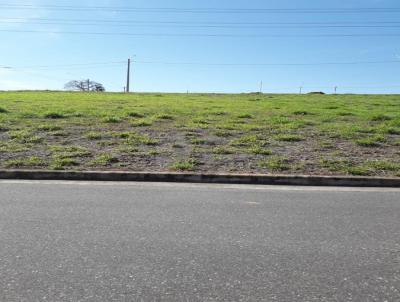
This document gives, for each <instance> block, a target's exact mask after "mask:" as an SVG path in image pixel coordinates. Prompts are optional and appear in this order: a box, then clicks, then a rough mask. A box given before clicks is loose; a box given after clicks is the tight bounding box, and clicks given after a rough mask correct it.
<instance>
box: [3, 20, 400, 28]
mask: <svg viewBox="0 0 400 302" xmlns="http://www.w3.org/2000/svg"><path fill="white" fill-rule="evenodd" d="M0 24H29V25H32V24H34V25H67V26H99V25H106V26H107V27H109V26H112V27H144V26H146V27H162V28H165V27H166V26H167V27H178V28H235V29H254V28H278V29H292V28H303V29H304V28H310V29H313V28H400V22H399V23H398V24H392V25H388V24H385V25H383V24H370V25H362V24H359V25H350V24H348V25H346V24H324V25H317V24H316V25H312V24H301V23H297V24H260V25H252V24H246V25H245V24H232V25H222V24H221V25H220V24H209V25H206V24H203V25H202V24H193V25H192V24H171V23H122V22H120V23H104V22H92V23H90V22H63V21H57V22H56V21H4V20H0Z"/></svg>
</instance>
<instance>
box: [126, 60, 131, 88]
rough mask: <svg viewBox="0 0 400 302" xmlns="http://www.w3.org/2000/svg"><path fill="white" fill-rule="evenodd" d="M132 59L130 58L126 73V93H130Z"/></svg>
mask: <svg viewBox="0 0 400 302" xmlns="http://www.w3.org/2000/svg"><path fill="white" fill-rule="evenodd" d="M130 78H131V59H128V71H127V73H126V93H129V84H130V81H131V79H130Z"/></svg>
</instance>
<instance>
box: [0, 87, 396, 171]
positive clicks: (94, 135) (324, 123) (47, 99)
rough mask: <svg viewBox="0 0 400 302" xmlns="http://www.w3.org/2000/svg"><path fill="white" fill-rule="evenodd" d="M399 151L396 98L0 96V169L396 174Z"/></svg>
mask: <svg viewBox="0 0 400 302" xmlns="http://www.w3.org/2000/svg"><path fill="white" fill-rule="evenodd" d="M399 145H400V96H398V95H279V94H237V95H232V94H151V93H143V94H136V93H134V94H121V93H102V94H97V93H93V94H91V93H70V92H34V91H32V92H0V168H6V163H7V161H10V160H11V161H12V160H21V159H24V158H26V159H29V158H40V159H41V160H42V161H43V162H45V163H47V164H48V165H50V167H52V168H57V169H92V168H93V167H97V166H98V167H99V168H102V169H108V168H110V169H112V168H113V169H115V167H119V166H121V167H124V168H125V169H130V170H154V171H168V170H170V169H171V167H175V168H176V169H178V168H182V170H185V169H189V170H194V171H202V172H213V171H214V170H216V171H219V172H224V171H231V170H235V171H239V172H243V173H263V172H266V171H276V172H280V173H301V174H324V173H331V174H335V175H336V174H353V175H384V176H396V175H398V174H399V172H398V171H397V169H394V168H393V167H395V166H393V165H391V164H388V163H397V162H400V150H399ZM76 146H79V148H78V149H77V148H76ZM155 146H156V148H157V149H155ZM335 152H340V154H336V155H334V153H335ZM107 154H108V155H110V154H111V155H112V156H113V157H116V158H118V160H119V163H118V164H116V163H111V164H104V161H102V160H104V159H105V158H103V157H102V155H107ZM177 158H182V159H185V158H186V159H188V160H183V161H182V162H180V161H178V162H176V159H177ZM192 158H196V161H194V162H193V161H191V160H190V159H192ZM217 158H219V159H217ZM97 159H99V160H98V161H97ZM221 159H224V160H221ZM287 159H290V161H289V162H287ZM297 159H299V160H298V161H299V162H301V163H303V162H304V165H299V164H296V162H297ZM260 161H261V162H260ZM89 162H94V164H95V166H91V165H89ZM378 163H379V165H381V166H379V165H378ZM383 163H386V164H388V165H386V166H385V165H384V164H383ZM96 165H97V166H96ZM16 167H17V168H18V165H17V164H16ZM36 167H38V168H40V167H41V166H34V168H36ZM178 170H179V169H178Z"/></svg>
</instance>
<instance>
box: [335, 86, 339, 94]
mask: <svg viewBox="0 0 400 302" xmlns="http://www.w3.org/2000/svg"><path fill="white" fill-rule="evenodd" d="M337 89H338V87H337V86H335V94H337Z"/></svg>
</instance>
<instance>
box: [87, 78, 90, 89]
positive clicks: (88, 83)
mask: <svg viewBox="0 0 400 302" xmlns="http://www.w3.org/2000/svg"><path fill="white" fill-rule="evenodd" d="M87 91H90V80H89V79H87Z"/></svg>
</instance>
